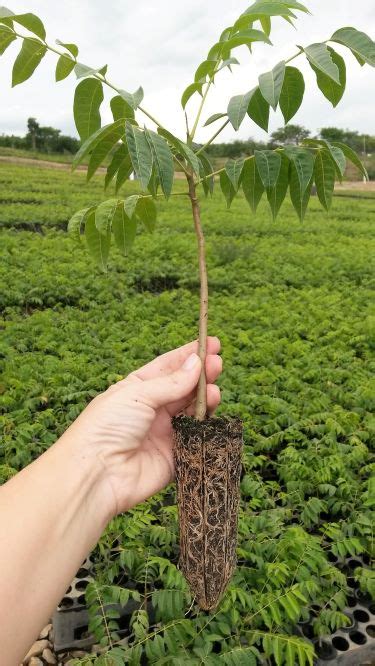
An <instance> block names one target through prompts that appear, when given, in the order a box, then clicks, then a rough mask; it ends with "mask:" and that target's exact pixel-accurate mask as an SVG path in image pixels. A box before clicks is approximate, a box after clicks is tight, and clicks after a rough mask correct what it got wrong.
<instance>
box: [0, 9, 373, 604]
mask: <svg viewBox="0 0 375 666" xmlns="http://www.w3.org/2000/svg"><path fill="white" fill-rule="evenodd" d="M297 12H301V13H305V14H306V13H309V12H308V9H307V8H306V7H305V6H304V5H302V4H301V3H299V2H297V1H295V0H285V1H284V0H273V1H272V2H271V1H269V0H258V1H257V2H255V3H254V4H253V5H251V6H250V7H248V8H247V9H246V10H245V11H244V12H243V13H242V14H241V15H240V16H239V18H237V20H236V21H235V22H234V23H233V25H231V26H229V27H227V28H225V30H224V31H223V32H222V34H221V36H220V38H219V40H218V41H217V42H216V43H215V44H214V45H213V46H212V47H211V48H210V50H209V52H208V54H207V57H206V58H205V59H204V60H203V62H201V63H200V64H199V66H198V67H197V69H196V72H195V75H194V80H193V81H192V82H191V83H190V84H189V85H188V86H187V88H186V89H185V90H184V92H183V94H182V98H181V106H182V110H183V111H184V112H185V117H186V128H187V129H186V140H182V139H180V138H178V137H176V136H175V135H174V134H173V133H171V132H170V131H168V129H166V128H165V127H164V126H163V125H162V124H161V123H160V122H159V121H158V120H157V119H156V118H155V117H154V116H153V115H152V114H151V113H150V112H149V111H148V109H146V108H145V106H144V105H143V97H144V94H143V89H142V88H141V87H140V88H138V90H136V91H135V92H134V93H129V92H127V91H126V90H123V89H122V88H119V87H118V86H117V85H114V84H113V83H112V82H111V81H110V80H109V78H108V76H107V65H105V66H104V67H101V68H100V69H94V68H92V67H90V66H88V65H86V64H83V63H81V62H80V61H79V60H78V53H79V52H78V47H77V46H76V45H75V44H71V43H65V42H61V41H59V40H57V42H56V44H57V45H58V46H59V48H56V47H55V46H51V45H50V44H48V43H47V41H46V32H45V28H44V26H43V23H42V21H41V20H40V19H39V18H38V17H37V16H35V15H34V14H21V15H16V14H13V13H12V12H11V11H10V10H8V9H6V8H4V7H2V8H1V9H0V53H3V52H4V51H5V49H6V48H7V47H8V46H9V45H10V44H11V43H12V42H13V41H15V40H16V39H21V40H22V47H21V50H20V52H19V54H18V56H17V58H16V60H15V63H14V66H13V73H12V85H13V86H15V85H18V84H20V83H22V82H23V81H26V80H27V79H29V78H30V76H31V75H32V74H33V72H34V71H35V69H36V67H37V66H38V64H39V63H40V62H41V60H42V59H43V57H44V56H45V55H46V53H47V51H51V52H52V53H54V54H57V56H58V61H57V65H56V81H61V80H62V79H65V78H66V77H67V76H69V75H70V74H71V73H75V75H76V77H77V79H79V83H78V85H77V87H76V91H75V95H74V105H73V111H74V119H75V123H76V127H77V131H78V133H79V135H80V138H81V141H82V145H81V148H80V149H79V151H78V153H77V154H76V156H75V158H74V161H73V168H76V167H77V166H78V165H79V164H81V163H82V161H83V160H84V159H85V158H88V169H87V179H88V180H90V178H92V176H93V175H94V174H95V172H96V171H97V169H98V168H99V167H100V166H101V165H102V164H103V162H104V160H108V158H110V161H109V164H108V167H107V172H106V176H105V187H106V188H107V187H108V186H109V184H110V183H112V182H113V181H114V180H115V193H116V197H114V198H113V197H112V198H110V199H108V200H106V201H104V202H103V203H101V204H99V205H98V206H90V207H88V208H85V209H84V210H80V211H78V212H77V213H75V214H74V215H73V217H72V219H71V220H70V222H69V231H70V232H71V233H72V235H73V236H74V237H75V238H76V240H77V241H78V242H80V238H81V234H82V232H84V235H85V239H86V242H87V246H88V249H89V251H90V252H91V254H92V256H93V257H94V259H95V260H96V261H97V263H98V264H99V266H100V267H101V269H102V270H106V268H107V261H108V255H109V250H110V245H111V242H112V240H114V243H115V244H116V245H117V247H118V248H119V249H120V250H121V251H122V252H123V253H124V254H127V253H128V252H129V251H130V249H131V247H132V245H133V242H134V239H135V236H136V232H137V226H138V224H139V222H141V223H143V225H144V226H145V227H146V229H147V230H148V231H152V230H153V229H154V226H155V222H156V213H157V209H156V204H155V202H157V201H158V199H159V198H160V197H164V198H165V199H167V200H168V199H169V198H170V197H172V196H185V197H186V198H188V199H189V200H190V205H191V210H192V216H193V223H194V229H195V233H196V236H197V243H198V263H199V275H200V312H199V355H200V358H201V360H202V373H201V376H200V380H199V385H198V389H197V398H196V410H195V418H194V419H192V418H188V417H180V418H177V419H175V420H174V427H175V432H176V438H175V439H176V446H175V461H176V477H177V486H178V499H179V512H180V532H181V536H180V540H181V567H182V570H183V572H184V574H185V576H186V578H187V580H188V582H189V583H190V586H191V588H192V590H193V592H194V593H195V595H196V597H197V601H198V603H199V604H200V606H201V607H202V608H204V609H212V608H215V607H216V606H217V604H218V601H219V599H220V598H221V595H222V593H223V591H224V589H225V586H226V584H227V582H228V580H229V579H230V576H231V573H232V571H233V567H234V566H235V550H236V548H235V546H236V516H237V508H238V499H239V498H238V493H239V491H238V486H239V476H240V455H241V444H242V428H241V423H240V422H238V421H236V420H227V419H224V418H221V419H216V418H215V419H214V418H210V417H209V416H208V414H207V400H206V375H205V371H204V367H205V359H206V342H207V324H208V282H207V269H206V256H205V240H204V234H203V230H202V225H201V215H200V207H199V195H201V196H206V197H209V195H210V194H212V191H213V188H214V185H215V176H218V177H219V182H220V187H221V190H222V192H223V194H224V196H225V199H226V201H227V206H228V208H229V207H230V205H231V203H232V200H233V198H234V197H235V195H236V193H237V192H238V191H239V189H242V190H243V192H244V194H245V197H246V199H247V201H248V203H249V204H250V207H251V209H252V211H253V212H254V213H255V212H256V209H257V206H258V204H259V201H260V200H261V198H262V196H263V194H264V193H265V194H266V197H267V200H268V203H269V206H270V209H271V213H272V216H273V218H274V219H275V218H276V216H277V214H278V212H279V210H280V207H281V204H282V203H283V201H284V199H285V197H286V194H287V192H288V189H289V194H290V198H291V201H292V204H293V206H294V208H295V211H296V213H297V216H298V218H299V219H300V220H301V221H302V220H303V218H304V215H305V212H306V209H307V205H308V201H309V198H310V194H311V189H312V186H313V184H315V187H316V191H317V195H318V198H319V201H320V203H321V204H322V206H323V207H324V208H325V209H326V210H329V208H330V205H331V202H332V194H333V190H334V186H335V181H336V180H339V181H340V182H341V181H342V178H343V176H344V173H345V167H346V159H348V160H350V161H351V162H352V163H353V164H354V165H355V166H356V167H358V169H359V170H360V172H361V173H362V175H363V177H364V178H367V173H366V170H365V168H364V166H363V165H362V163H361V161H360V160H359V158H358V157H357V155H356V153H355V152H354V151H353V150H352V149H351V148H349V147H348V146H346V145H344V144H342V143H340V142H332V143H329V142H327V141H324V140H318V139H306V140H304V141H303V142H302V145H301V146H298V147H296V146H286V147H285V148H277V149H276V150H260V151H255V154H254V155H249V156H248V157H245V158H241V159H237V160H228V162H227V163H226V165H225V167H224V168H222V169H219V170H217V171H214V169H213V167H212V165H211V163H210V160H209V158H208V155H207V153H206V148H207V147H208V146H209V145H210V144H211V143H212V142H213V141H214V140H215V138H216V137H218V136H219V135H220V133H221V132H222V131H223V130H224V128H225V127H227V126H228V125H231V126H232V128H233V130H234V131H238V130H239V128H240V126H241V125H242V123H243V121H244V120H245V118H246V116H248V117H249V118H250V119H251V121H252V122H254V123H256V124H257V125H258V126H259V127H261V128H262V129H264V130H265V131H267V130H268V122H269V115H270V109H273V110H274V111H275V110H276V109H277V107H280V109H281V112H282V114H283V117H284V121H285V123H288V122H289V121H290V120H291V119H292V118H293V117H294V116H295V114H296V113H297V111H298V109H299V108H300V106H301V104H302V101H303V96H304V91H305V82H304V77H303V74H302V73H301V71H300V70H299V69H298V68H297V67H296V66H295V63H294V62H293V61H298V59H300V58H307V61H308V63H309V65H310V66H311V67H312V69H313V70H314V72H315V74H316V83H317V86H318V88H319V90H320V91H321V92H322V94H323V95H324V96H325V97H326V98H327V100H328V101H329V102H331V104H332V105H333V107H336V106H337V104H338V103H339V101H340V100H341V98H342V96H343V94H344V91H345V85H346V66H345V61H344V59H343V58H342V56H341V55H340V54H339V53H337V51H336V50H335V49H334V47H335V46H336V45H337V44H339V45H341V46H344V47H347V48H348V49H349V50H350V51H351V53H352V55H353V56H354V57H355V58H356V60H357V61H358V63H359V64H360V65H361V66H363V65H365V64H368V65H371V66H372V67H374V66H375V43H374V42H373V41H372V40H371V39H370V37H368V36H367V35H366V34H365V33H363V32H359V31H358V30H356V29H355V28H352V27H344V28H341V29H339V30H337V31H336V32H334V34H333V35H332V36H331V37H330V38H328V39H326V40H325V41H323V42H319V43H314V44H310V45H307V46H297V47H296V49H295V50H294V52H293V51H292V54H291V56H290V57H289V58H287V59H286V60H282V61H280V62H278V63H277V64H275V67H274V68H273V69H272V70H271V71H268V72H265V73H263V74H261V75H260V76H259V79H258V84H257V85H256V86H255V87H254V88H252V89H251V90H249V91H247V92H245V93H243V94H240V95H236V96H235V97H232V98H231V99H230V100H229V103H228V104H227V108H226V111H225V112H219V113H215V114H214V115H212V116H211V117H210V118H208V119H207V120H206V121H205V123H204V126H208V125H211V124H212V125H215V126H217V127H218V129H216V131H215V132H214V133H213V135H212V137H211V138H210V139H209V140H208V141H207V142H206V143H205V144H204V145H198V144H196V143H195V142H194V141H195V137H196V133H197V130H198V128H199V126H200V124H201V118H202V113H203V110H204V105H205V101H206V99H207V96H208V94H209V91H210V88H211V86H212V84H213V83H214V82H216V81H219V79H220V72H221V71H222V70H224V69H229V70H230V71H232V70H233V69H234V68H235V67H237V66H238V65H239V61H238V59H237V58H236V57H234V55H233V54H234V52H236V54H237V49H238V48H239V47H241V46H247V47H248V50H249V51H250V54H251V53H252V50H253V49H254V48H256V43H257V42H261V43H263V44H268V45H270V46H271V45H272V44H271V40H270V35H271V27H272V25H271V24H272V20H273V19H275V18H281V19H283V20H285V21H287V22H288V23H291V24H292V25H293V22H294V20H295V19H296V18H297ZM23 29H26V30H27V31H28V33H27V34H24V33H23ZM29 33H31V36H30V34H29ZM240 53H241V54H242V53H243V52H242V51H241V52H240ZM292 62H293V65H292V64H291V63H292ZM103 86H108V87H109V88H111V89H112V90H113V91H114V93H115V94H114V96H113V97H112V99H111V101H110V106H111V111H112V115H113V122H111V123H109V124H108V125H105V126H104V127H101V117H100V107H101V105H102V103H103ZM193 97H194V98H196V97H200V103H199V106H198V110H197V113H196V115H195V117H194V118H193V119H192V118H191V117H190V114H188V113H187V112H186V108H187V106H188V104H189V102H190V100H191V98H193ZM144 117H145V118H146V119H147V120H148V121H151V123H152V128H153V129H150V128H149V127H146V126H144V125H141V120H142V118H144ZM176 165H178V167H179V169H180V170H182V172H183V173H184V175H185V177H186V181H187V190H186V192H185V193H180V192H173V183H174V173H175V167H176ZM133 172H135V173H136V175H137V178H138V181H139V185H140V190H141V191H140V192H139V194H134V195H132V196H128V197H126V198H125V199H124V198H121V196H120V195H118V193H119V191H120V188H121V186H122V185H123V184H124V183H125V182H126V180H127V179H128V178H129V177H130V175H131V174H132V173H133ZM117 195H118V196H117Z"/></svg>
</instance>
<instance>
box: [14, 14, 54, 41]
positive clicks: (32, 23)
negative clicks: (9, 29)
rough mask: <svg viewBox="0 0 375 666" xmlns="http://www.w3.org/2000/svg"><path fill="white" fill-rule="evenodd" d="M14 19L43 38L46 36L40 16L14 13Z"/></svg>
mask: <svg viewBox="0 0 375 666" xmlns="http://www.w3.org/2000/svg"><path fill="white" fill-rule="evenodd" d="M12 21H15V22H16V23H19V24H20V25H22V27H23V28H26V30H29V31H30V32H32V33H34V35H36V36H37V37H39V38H40V39H42V40H45V38H46V31H45V28H44V25H43V23H42V21H41V20H40V18H39V17H38V16H35V14H14V15H12Z"/></svg>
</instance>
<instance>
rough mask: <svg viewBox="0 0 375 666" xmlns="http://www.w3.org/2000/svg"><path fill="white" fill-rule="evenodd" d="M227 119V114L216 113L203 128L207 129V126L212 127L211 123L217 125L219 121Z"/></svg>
mask: <svg viewBox="0 0 375 666" xmlns="http://www.w3.org/2000/svg"><path fill="white" fill-rule="evenodd" d="M226 117H227V114H226V113H214V114H213V115H212V116H210V117H209V118H207V120H206V122H205V123H204V125H203V127H207V125H211V123H215V122H216V121H217V120H220V119H221V118H226Z"/></svg>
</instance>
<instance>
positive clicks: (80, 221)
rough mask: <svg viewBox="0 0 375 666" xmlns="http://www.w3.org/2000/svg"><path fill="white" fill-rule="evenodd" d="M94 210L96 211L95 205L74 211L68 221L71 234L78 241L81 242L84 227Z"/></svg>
mask: <svg viewBox="0 0 375 666" xmlns="http://www.w3.org/2000/svg"><path fill="white" fill-rule="evenodd" d="M93 211H95V207H94V206H90V207H89V208H83V209H82V210H78V211H77V212H76V213H74V215H73V216H72V217H71V218H70V220H69V222H68V233H69V234H71V236H72V237H73V238H74V240H75V241H76V242H78V243H80V242H81V231H82V227H83V225H84V224H85V222H86V220H87V218H88V216H89V215H91V213H93Z"/></svg>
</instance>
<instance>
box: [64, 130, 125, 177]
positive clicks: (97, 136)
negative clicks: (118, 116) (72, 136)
mask: <svg viewBox="0 0 375 666" xmlns="http://www.w3.org/2000/svg"><path fill="white" fill-rule="evenodd" d="M114 127H117V128H122V129H123V128H124V121H123V120H117V121H116V122H115V123H110V124H109V125H104V127H99V129H98V130H96V132H94V134H91V136H89V137H88V139H86V141H85V142H84V143H83V144H82V146H81V147H80V149H79V151H78V152H77V153H76V154H75V156H74V159H73V162H72V170H73V171H74V169H75V168H76V167H77V166H78V164H80V163H81V162H82V160H83V159H84V157H86V155H87V154H88V153H89V152H91V151H92V150H93V149H94V148H95V146H96V144H97V143H98V142H99V141H101V140H102V138H104V137H105V136H106V135H107V134H110V133H111V132H112V130H113V128H114Z"/></svg>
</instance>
